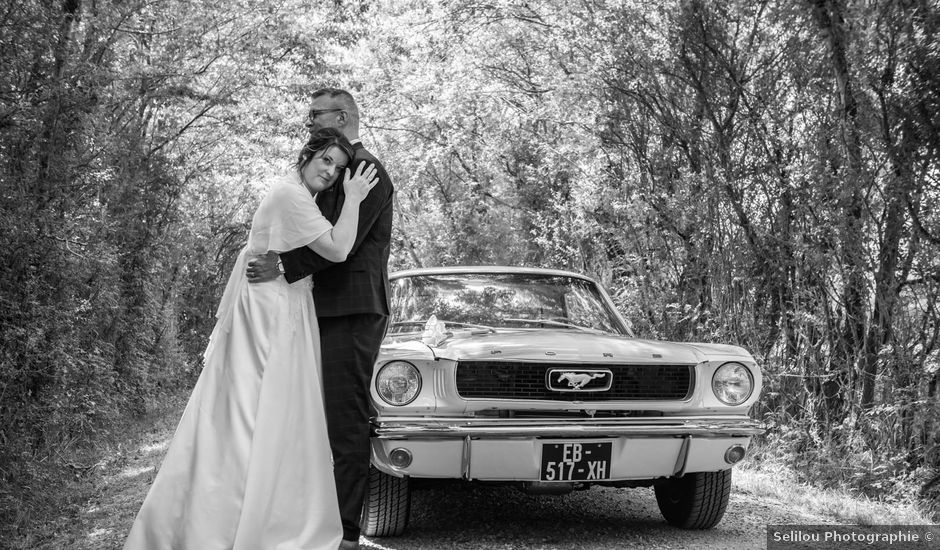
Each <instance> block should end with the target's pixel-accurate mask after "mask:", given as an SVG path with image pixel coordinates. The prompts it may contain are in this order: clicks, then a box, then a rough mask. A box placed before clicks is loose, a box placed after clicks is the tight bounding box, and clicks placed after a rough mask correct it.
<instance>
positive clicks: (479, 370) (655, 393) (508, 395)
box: [457, 361, 695, 401]
mask: <svg viewBox="0 0 940 550" xmlns="http://www.w3.org/2000/svg"><path fill="white" fill-rule="evenodd" d="M566 368H567V369H571V370H574V371H582V370H585V369H609V370H610V371H611V372H612V373H613V383H612V385H611V387H610V389H609V390H607V391H597V392H589V391H577V392H570V391H569V392H559V391H553V390H550V389H548V388H547V387H546V385H545V380H546V373H547V372H548V371H549V370H550V369H566ZM694 372H695V371H694V367H693V366H691V365H610V364H584V363H578V364H576V365H564V364H558V363H521V362H520V363H510V362H500V361H461V362H459V363H457V393H458V395H460V397H463V398H473V399H539V400H549V401H624V400H627V401H629V400H637V401H646V400H657V401H681V400H685V399H688V398H689V396H690V395H691V394H692V388H693V386H694V384H693V380H694Z"/></svg>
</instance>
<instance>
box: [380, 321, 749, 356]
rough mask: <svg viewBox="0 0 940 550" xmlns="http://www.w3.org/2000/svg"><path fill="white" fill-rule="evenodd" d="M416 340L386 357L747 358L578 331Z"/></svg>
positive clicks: (723, 349)
mask: <svg viewBox="0 0 940 550" xmlns="http://www.w3.org/2000/svg"><path fill="white" fill-rule="evenodd" d="M418 342H420V338H416V339H415V340H411V341H405V342H399V343H396V344H392V345H389V346H386V348H385V354H386V356H398V357H402V356H404V355H408V354H420V355H432V356H433V357H434V358H437V359H450V360H454V361H457V360H478V361H479V360H494V361H544V362H559V363H568V362H576V363H641V364H656V363H663V364H667V363H668V364H696V363H700V362H702V361H708V360H716V359H722V358H732V359H733V358H740V359H745V360H750V359H751V356H750V354H748V353H747V352H746V351H745V350H744V349H742V348H739V347H737V346H728V345H720V344H685V343H675V342H662V341H656V340H641V339H636V338H630V337H627V336H615V335H608V334H596V333H589V332H584V331H580V330H555V329H529V330H497V331H495V332H483V331H459V330H458V331H454V332H453V333H451V334H450V335H449V336H448V337H447V338H446V339H444V340H443V341H441V342H440V343H437V344H436V345H434V344H433V343H423V344H419V343H418Z"/></svg>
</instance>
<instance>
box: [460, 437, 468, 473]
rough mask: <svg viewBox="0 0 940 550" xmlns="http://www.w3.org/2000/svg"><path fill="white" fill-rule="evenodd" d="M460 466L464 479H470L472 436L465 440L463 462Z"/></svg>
mask: <svg viewBox="0 0 940 550" xmlns="http://www.w3.org/2000/svg"><path fill="white" fill-rule="evenodd" d="M462 462H463V463H462V464H461V465H460V472H461V474H462V475H463V478H464V479H470V436H469V435H468V436H466V437H465V438H464V439H463V460H462Z"/></svg>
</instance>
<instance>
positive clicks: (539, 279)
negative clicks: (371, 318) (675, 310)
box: [389, 273, 629, 335]
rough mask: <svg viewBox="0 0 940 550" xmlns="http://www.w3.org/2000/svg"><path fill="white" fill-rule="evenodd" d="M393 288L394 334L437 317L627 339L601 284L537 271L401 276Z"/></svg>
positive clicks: (469, 324) (454, 322)
mask: <svg viewBox="0 0 940 550" xmlns="http://www.w3.org/2000/svg"><path fill="white" fill-rule="evenodd" d="M391 284H392V289H391V290H392V298H391V301H392V318H391V326H390V329H389V332H390V333H391V334H395V333H404V332H418V331H421V330H423V329H424V324H425V323H426V322H427V320H428V319H429V318H430V317H431V316H432V315H434V316H436V317H437V319H438V320H440V321H443V322H444V323H445V325H446V326H447V327H448V329H451V328H455V327H464V328H468V329H482V330H487V329H496V328H533V329H535V328H555V329H559V328H560V329H572V330H585V331H591V332H605V333H613V334H623V335H628V334H629V333H628V332H627V330H626V329H625V327H623V326H622V323H621V322H620V321H619V320H618V319H617V318H616V316H615V315H614V313H613V311H611V308H610V306H609V305H608V302H607V301H606V300H605V299H604V298H603V297H602V295H601V294H600V292H599V289H598V288H597V286H596V285H595V284H594V283H592V282H590V281H587V280H584V279H580V278H577V277H568V276H564V275H551V274H538V273H455V274H433V275H412V276H409V277H399V278H396V279H393V280H392V281H391Z"/></svg>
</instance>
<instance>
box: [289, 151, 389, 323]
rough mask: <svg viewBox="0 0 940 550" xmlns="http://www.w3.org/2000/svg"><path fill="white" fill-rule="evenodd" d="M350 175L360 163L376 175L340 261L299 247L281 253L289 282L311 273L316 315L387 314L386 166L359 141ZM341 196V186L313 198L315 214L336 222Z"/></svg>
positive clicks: (341, 202) (387, 189)
mask: <svg viewBox="0 0 940 550" xmlns="http://www.w3.org/2000/svg"><path fill="white" fill-rule="evenodd" d="M353 149H354V152H355V159H354V160H353V162H351V163H350V168H351V169H352V171H353V173H355V169H356V168H357V167H358V166H359V165H360V164H362V163H369V164H374V165H375V167H376V170H377V174H378V177H379V183H378V184H376V186H375V187H374V188H372V190H371V191H369V195H368V196H367V197H366V198H365V199H364V200H363V201H362V203H361V204H360V205H359V229H358V231H357V232H356V242H355V244H353V247H352V251H351V252H350V253H349V256H348V257H347V258H346V261H345V262H342V263H334V262H331V261H329V260H326V259H324V258H323V257H322V256H320V255H319V254H317V253H316V252H314V251H313V250H310V249H309V248H308V247H306V246H304V247H301V248H297V249H295V250H291V251H289V252H285V253H283V254H281V262H282V263H283V265H284V276H285V277H286V278H287V281H288V282H290V283H293V282H294V281H298V280H300V279H302V278H304V277H306V276H307V275H311V274H312V275H313V299H314V302H315V305H316V308H317V316H318V317H339V316H343V315H351V314H356V313H379V314H384V315H388V314H389V287H388V256H389V252H390V250H391V240H392V195H393V193H394V187H393V186H392V180H391V178H389V177H388V172H386V171H385V167H384V166H382V163H381V162H379V161H378V159H376V158H375V157H374V156H372V153H370V152H369V151H367V150H366V149H365V148H364V147H363V146H362V143H356V144H354V145H353ZM345 199H346V193H345V191H344V190H343V185H342V182H337V183H336V184H335V185H333V187H331V188H330V190H329V191H323V192H320V193H318V194H317V204H318V205H319V206H320V211H321V212H323V215H324V216H326V218H327V219H328V220H330V222H331V223H334V224H335V223H336V220H337V219H338V218H339V214H340V212H341V211H342V207H343V202H344V201H345Z"/></svg>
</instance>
